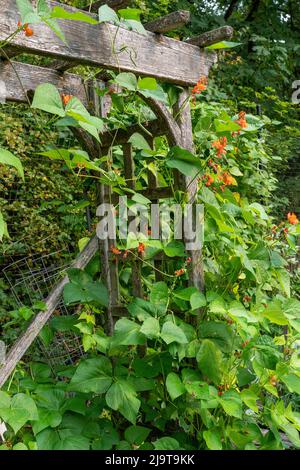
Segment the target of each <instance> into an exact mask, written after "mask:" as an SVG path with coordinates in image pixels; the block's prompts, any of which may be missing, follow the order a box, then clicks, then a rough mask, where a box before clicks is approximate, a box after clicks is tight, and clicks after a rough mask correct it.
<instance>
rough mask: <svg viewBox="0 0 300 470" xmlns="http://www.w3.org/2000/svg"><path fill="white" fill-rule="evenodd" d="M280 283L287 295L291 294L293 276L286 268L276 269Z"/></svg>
mask: <svg viewBox="0 0 300 470" xmlns="http://www.w3.org/2000/svg"><path fill="white" fill-rule="evenodd" d="M275 273H276V277H277V279H278V281H279V284H280V286H281V288H282V290H283V292H284V293H285V295H286V296H287V297H290V295H291V278H290V274H289V273H288V271H286V270H285V269H277V270H276V271H275Z"/></svg>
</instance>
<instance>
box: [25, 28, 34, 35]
mask: <svg viewBox="0 0 300 470" xmlns="http://www.w3.org/2000/svg"><path fill="white" fill-rule="evenodd" d="M25 36H27V37H30V36H33V29H32V28H30V26H26V28H25Z"/></svg>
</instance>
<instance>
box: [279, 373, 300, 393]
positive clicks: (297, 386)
mask: <svg viewBox="0 0 300 470" xmlns="http://www.w3.org/2000/svg"><path fill="white" fill-rule="evenodd" d="M281 380H282V382H284V383H285V385H286V386H287V388H288V389H289V391H290V392H295V393H298V395H300V377H298V375H296V374H287V375H284V376H283V377H281Z"/></svg>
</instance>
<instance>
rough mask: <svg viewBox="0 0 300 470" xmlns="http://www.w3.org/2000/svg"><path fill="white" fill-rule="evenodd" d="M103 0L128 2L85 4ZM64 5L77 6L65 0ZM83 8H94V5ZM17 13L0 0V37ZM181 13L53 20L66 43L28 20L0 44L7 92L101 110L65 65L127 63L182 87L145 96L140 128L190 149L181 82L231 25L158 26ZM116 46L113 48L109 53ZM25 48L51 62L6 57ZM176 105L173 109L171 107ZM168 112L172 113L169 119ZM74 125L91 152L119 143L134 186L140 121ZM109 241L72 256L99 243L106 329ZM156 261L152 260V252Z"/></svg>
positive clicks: (52, 301) (195, 73)
mask: <svg viewBox="0 0 300 470" xmlns="http://www.w3.org/2000/svg"><path fill="white" fill-rule="evenodd" d="M48 3H49V5H50V6H55V5H61V4H58V3H56V2H48ZM104 3H107V4H108V5H109V6H111V7H112V8H116V9H118V8H121V7H122V6H123V7H124V6H125V5H126V4H127V3H128V2H127V1H126V0H106V2H104V1H97V2H95V3H94V4H93V5H92V6H91V8H90V11H92V12H93V11H96V10H97V8H98V7H99V6H100V5H102V4H104ZM64 8H65V9H67V10H71V11H78V10H76V9H75V8H71V7H68V6H65V5H64ZM87 14H90V15H91V16H93V15H94V14H93V13H87ZM18 17H19V15H18V10H17V6H16V2H15V0H0V41H3V40H5V39H6V38H7V37H8V36H10V35H12V34H13V33H14V32H15V30H16V24H17V21H18ZM188 21H189V13H188V12H185V11H179V12H175V13H172V14H170V15H167V16H166V17H163V18H160V19H158V20H155V21H152V22H151V23H148V24H146V25H144V26H145V28H146V29H147V30H148V31H149V32H148V33H147V34H146V35H142V34H139V33H137V32H134V31H129V30H127V29H123V28H119V29H117V27H116V26H115V25H113V24H110V23H105V24H98V25H91V24H87V23H83V22H77V21H76V22H72V21H59V23H60V26H61V29H62V30H63V33H64V35H65V37H66V41H67V44H64V43H63V42H62V41H61V40H60V39H59V38H58V37H57V36H56V35H55V34H54V32H53V31H52V30H51V29H50V28H49V27H48V26H47V25H46V24H44V23H43V24H38V25H35V26H34V35H33V36H31V37H25V36H24V34H18V35H16V36H14V37H13V39H12V40H11V42H10V43H9V46H8V48H5V51H2V50H0V54H1V56H2V58H1V63H0V80H1V81H2V82H4V84H5V88H6V100H7V101H14V102H24V103H26V102H27V103H29V102H30V97H31V95H32V92H33V91H34V90H35V88H36V87H37V86H38V85H39V84H42V83H45V82H47V83H52V84H53V85H55V86H56V87H57V88H58V89H59V91H60V92H61V93H64V94H70V95H74V96H76V97H78V98H79V99H80V100H81V101H82V102H83V103H84V104H85V105H86V106H88V107H90V106H91V103H92V104H93V106H94V113H95V114H99V115H100V116H102V117H103V116H105V115H106V114H107V112H108V110H109V103H107V102H105V100H102V102H101V103H100V105H99V98H97V97H95V96H94V95H93V89H94V88H93V86H86V84H85V83H84V82H83V80H82V79H81V77H80V76H78V75H75V74H72V73H70V72H68V71H69V70H70V69H72V67H74V66H76V65H79V64H81V65H82V64H86V65H90V66H95V67H101V68H102V69H108V70H117V71H130V72H133V73H135V74H137V75H140V76H150V77H154V78H156V79H158V80H161V81H166V82H169V83H174V84H177V85H180V86H182V87H183V91H182V93H181V94H180V97H179V100H178V103H177V104H176V106H174V109H173V110H169V109H168V108H167V107H166V106H165V105H164V104H162V103H161V102H159V101H156V100H155V99H152V98H148V99H147V100H146V101H147V104H148V105H149V106H150V107H151V109H152V110H153V111H154V113H155V114H156V117H157V119H156V120H154V121H152V122H150V123H149V124H148V125H147V126H146V127H147V131H148V132H150V133H151V134H152V136H153V138H154V137H155V136H158V135H166V137H167V138H168V141H169V143H170V145H171V146H174V145H178V146H180V147H183V148H185V149H188V150H190V151H193V138H192V124H191V114H190V107H189V100H188V96H189V91H188V87H189V86H193V85H194V84H195V83H196V82H197V81H198V79H199V77H207V76H208V73H209V69H210V67H211V66H212V64H214V63H215V62H216V54H215V53H214V52H208V51H206V50H205V49H204V47H205V46H208V45H210V44H213V43H215V42H218V41H221V40H224V39H229V38H230V37H231V36H232V28H230V27H228V26H225V27H222V28H219V29H216V30H213V31H210V32H208V33H205V34H202V35H201V36H198V37H195V38H191V39H189V40H187V41H185V42H183V41H178V40H175V39H171V38H168V37H166V36H163V35H162V34H161V33H166V32H168V31H171V30H172V29H176V28H178V27H180V26H183V25H184V24H186V23H187V22H188ZM112 37H114V38H115V39H114V45H112V41H111V38H112ZM124 44H128V45H130V48H131V50H134V61H133V60H132V57H131V55H130V53H129V52H128V50H127V49H126V48H124V47H123V46H124ZM115 51H118V53H117V54H116V53H115ZM24 52H26V53H30V54H35V55H39V56H41V55H43V56H47V57H50V58H53V59H54V60H53V63H52V66H51V67H47V68H46V67H37V66H34V65H29V64H25V63H21V62H18V61H16V60H15V59H14V60H11V59H12V58H15V57H17V56H18V55H19V54H21V53H24ZM8 59H9V60H8ZM98 81H99V80H98ZM100 85H101V84H100ZM104 85H105V84H104ZM102 86H103V84H102ZM179 109H180V113H178V110H179ZM174 116H178V117H177V118H176V119H175V118H174ZM74 132H76V137H77V138H78V139H79V140H80V142H81V144H82V146H83V148H84V149H85V150H86V151H87V152H88V153H89V154H90V155H91V157H94V158H95V157H98V156H99V155H101V154H104V155H105V154H107V149H108V148H109V147H111V146H112V145H121V146H123V155H124V169H125V177H126V179H128V181H130V182H131V187H132V189H134V188H135V185H134V181H135V175H134V161H133V156H132V148H131V145H130V144H129V143H128V140H129V138H130V136H131V135H132V134H133V133H134V132H139V133H143V131H142V130H141V128H140V127H139V126H132V127H130V128H128V129H127V130H126V131H124V130H121V129H120V130H119V131H118V132H117V133H113V135H112V133H110V132H108V131H106V132H105V133H104V134H102V135H101V144H99V143H98V142H97V141H96V140H95V139H93V138H92V137H91V136H90V135H89V134H87V133H86V132H84V131H82V130H80V131H79V130H78V129H75V131H74ZM145 137H146V138H147V139H149V135H148V133H145ZM150 140H151V139H150ZM174 183H175V188H176V189H179V190H181V191H183V192H185V193H187V195H188V200H189V201H191V202H193V201H194V199H195V197H196V194H197V182H196V181H193V180H192V179H191V178H189V177H184V176H183V175H180V174H179V173H178V172H174ZM109 191H110V187H108V186H104V185H99V188H98V193H99V201H98V202H99V203H101V202H104V201H106V200H107V198H108V196H109ZM142 194H144V195H145V196H147V197H148V198H149V199H150V200H152V201H158V200H160V199H163V198H167V197H170V196H171V195H172V191H171V190H170V188H160V187H157V181H156V179H155V178H154V177H153V175H152V174H149V185H148V188H147V189H146V190H144V191H143V192H142ZM113 244H114V240H106V241H100V240H98V239H97V238H96V237H93V238H92V239H91V241H90V242H89V244H88V245H87V246H86V248H85V249H84V250H83V252H82V253H81V254H80V255H79V256H78V258H77V260H75V261H74V263H73V267H78V268H84V267H85V266H86V265H87V263H88V262H89V261H90V260H91V259H92V257H93V256H94V255H95V253H97V250H99V249H100V254H101V267H102V278H103V280H104V281H105V282H106V285H107V287H108V291H109V306H108V315H107V317H108V332H109V333H110V334H111V333H112V331H113V317H114V316H120V315H123V314H124V308H123V307H122V306H121V305H120V303H119V294H118V269H117V266H116V265H115V264H113V263H111V259H110V258H111V254H110V249H111V246H112V245H113ZM188 255H189V256H190V257H191V259H192V262H191V270H190V273H191V274H190V281H189V282H190V284H191V285H194V286H196V287H197V288H199V289H200V290H203V287H204V281H203V267H202V256H201V248H200V247H199V250H196V251H191V252H190V253H188ZM156 262H157V263H159V260H157V261H156ZM140 270H141V265H140V262H139V261H136V262H133V281H134V282H133V294H134V295H135V296H142V284H141V276H140ZM67 282H68V278H67V277H65V278H64V279H62V280H61V282H60V283H59V284H58V285H57V286H56V287H55V289H54V290H53V291H52V292H51V293H50V295H49V296H48V298H47V299H46V300H45V303H46V310H45V311H43V312H40V313H38V314H37V315H36V317H35V318H34V320H33V321H32V323H31V324H30V326H29V327H28V329H27V330H26V331H25V332H24V334H23V335H22V336H21V337H20V338H19V340H18V341H17V342H16V344H15V345H14V346H13V347H12V348H11V350H10V351H9V353H8V355H7V358H6V362H5V363H4V365H3V366H2V367H0V387H1V386H2V385H3V384H4V383H5V382H6V380H7V378H8V377H9V375H10V374H11V373H12V371H13V370H14V368H15V366H16V365H17V363H18V361H19V360H20V359H21V358H22V356H23V355H24V353H25V352H26V351H27V349H28V348H29V346H30V345H31V344H32V342H33V341H34V339H35V338H36V337H37V336H38V334H39V332H40V331H41V329H42V328H43V326H44V325H45V324H46V322H47V321H48V320H49V318H50V316H51V315H52V313H53V311H54V309H55V306H56V305H57V303H58V301H59V299H60V297H61V295H62V292H63V288H64V286H65V284H66V283H67Z"/></svg>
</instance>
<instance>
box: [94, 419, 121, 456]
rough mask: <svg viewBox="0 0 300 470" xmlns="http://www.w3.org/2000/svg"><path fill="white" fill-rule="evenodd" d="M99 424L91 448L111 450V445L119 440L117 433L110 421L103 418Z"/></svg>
mask: <svg viewBox="0 0 300 470" xmlns="http://www.w3.org/2000/svg"><path fill="white" fill-rule="evenodd" d="M99 425H100V426H99V431H98V432H97V437H96V439H95V440H94V441H93V444H92V449H93V450H111V449H112V448H113V446H115V445H117V444H118V443H119V442H120V438H119V434H118V432H117V431H116V429H115V428H114V427H113V425H112V423H111V422H110V421H107V420H104V419H103V420H101V421H100V422H99Z"/></svg>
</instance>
